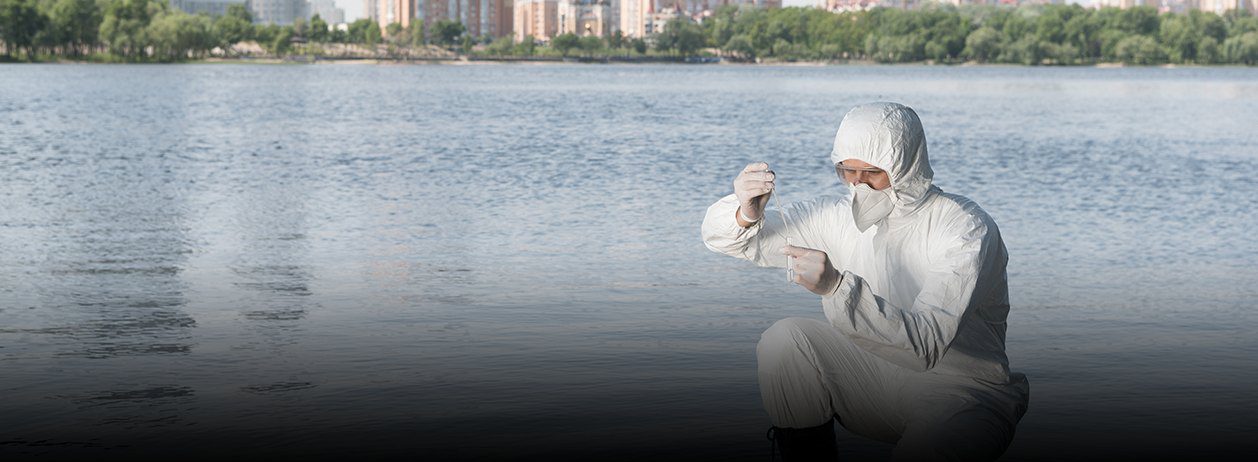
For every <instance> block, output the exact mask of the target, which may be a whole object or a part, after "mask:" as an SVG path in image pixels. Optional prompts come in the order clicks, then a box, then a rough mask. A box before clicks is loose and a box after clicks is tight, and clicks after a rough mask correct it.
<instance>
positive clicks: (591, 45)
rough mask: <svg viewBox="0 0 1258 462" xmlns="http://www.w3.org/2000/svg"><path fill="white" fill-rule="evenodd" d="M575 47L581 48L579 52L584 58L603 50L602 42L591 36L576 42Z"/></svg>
mask: <svg viewBox="0 0 1258 462" xmlns="http://www.w3.org/2000/svg"><path fill="white" fill-rule="evenodd" d="M577 46H578V47H580V48H581V52H582V53H583V54H585V55H586V56H593V55H594V54H596V53H597V52H598V50H600V49H602V48H603V40H602V39H600V38H598V37H596V36H593V35H587V36H585V37H581V38H580V39H579V40H577Z"/></svg>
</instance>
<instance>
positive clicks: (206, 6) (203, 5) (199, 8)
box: [170, 0, 245, 16]
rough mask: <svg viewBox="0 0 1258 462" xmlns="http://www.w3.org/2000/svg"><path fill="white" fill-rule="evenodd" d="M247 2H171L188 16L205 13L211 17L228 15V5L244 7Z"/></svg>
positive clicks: (199, 0) (232, 0)
mask: <svg viewBox="0 0 1258 462" xmlns="http://www.w3.org/2000/svg"><path fill="white" fill-rule="evenodd" d="M243 4H245V0H170V6H172V7H175V8H177V9H178V10H179V11H182V12H184V13H188V14H197V13H205V14H208V15H210V16H222V15H225V14H227V6H228V5H243Z"/></svg>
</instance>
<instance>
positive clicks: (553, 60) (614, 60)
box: [0, 56, 1252, 69]
mask: <svg viewBox="0 0 1258 462" xmlns="http://www.w3.org/2000/svg"><path fill="white" fill-rule="evenodd" d="M0 64H115V65H116V64H121V65H131V64H141V65H154V64H156V65H170V64H176V65H178V64H266V65H297V64H325V65H446V66H471V65H518V64H529V65H556V64H602V65H643V64H678V65H718V66H749V67H750V66H767V67H841V66H887V67H895V66H932V67H933V66H938V67H1019V68H1089V67H1091V68H1099V69H1109V68H1126V67H1132V68H1164V69H1174V68H1227V67H1235V68H1248V67H1252V66H1246V65H1242V64H1210V65H1197V64H1147V65H1142V64H1125V63H1121V62H1114V63H1091V64H1069V65H1061V64H1053V65H1038V66H1033V65H1026V64H1011V63H980V62H977V61H967V62H962V63H943V64H940V63H935V62H932V61H917V62H905V63H880V62H877V61H873V60H846V61H779V60H764V61H760V62H751V61H733V60H726V59H721V58H716V57H707V58H689V59H687V58H680V57H678V58H671V57H649V58H640V57H629V58H626V57H600V58H588V57H569V58H557V57H534V58H519V57H516V58H511V57H468V56H459V57H429V58H403V59H389V58H368V57H362V58H357V57H354V58H341V57H337V58H328V57H316V56H291V57H286V58H205V59H195V60H187V61H178V62H135V63H129V62H100V61H93V60H74V59H57V60H50V61H7V62H6V61H0Z"/></svg>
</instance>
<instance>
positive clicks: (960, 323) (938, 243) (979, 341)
mask: <svg viewBox="0 0 1258 462" xmlns="http://www.w3.org/2000/svg"><path fill="white" fill-rule="evenodd" d="M830 159H831V161H832V162H833V163H834V165H835V170H836V172H837V173H838V175H839V176H840V177H841V178H842V180H843V182H844V184H846V185H847V194H846V195H845V196H841V197H838V198H821V199H816V200H813V201H809V202H803V203H794V204H791V205H789V206H787V207H786V211H785V212H786V217H787V220H786V222H787V223H786V224H784V223H783V222H782V220H770V219H767V218H766V216H765V206H766V204H767V203H768V201H769V197H770V195H771V194H772V192H773V188H774V173H773V171H771V170H769V166H768V165H766V164H764V163H753V164H751V165H748V166H747V167H746V168H745V169H743V171H742V172H741V173H739V174H738V177H737V178H736V179H735V180H734V194H730V195H729V196H726V197H724V198H722V199H721V200H719V201H717V202H716V203H715V204H713V205H712V206H711V207H709V208H708V212H707V216H706V217H705V218H704V220H703V241H704V244H706V245H707V247H708V248H709V249H712V250H713V251H716V252H720V253H723V254H726V255H730V256H735V257H739V258H743V259H746V260H751V261H752V262H755V263H756V264H757V265H760V266H773V267H787V266H788V265H789V266H790V267H791V268H792V270H793V271H794V276H793V280H794V282H795V283H797V284H799V285H801V286H803V287H805V288H807V289H808V290H809V291H812V292H813V293H816V294H817V295H820V296H821V306H822V309H823V311H824V313H825V317H826V319H827V320H828V322H826V321H820V320H817V319H809V318H787V319H783V320H780V321H777V322H776V323H774V324H773V325H772V326H771V327H769V329H768V330H766V331H764V333H763V334H762V335H761V337H760V343H759V344H758V345H757V347H756V355H757V361H758V369H759V371H758V376H759V380H760V395H761V398H762V400H763V402H764V407H765V410H766V411H767V412H768V413H769V416H770V419H771V420H772V423H773V427H772V428H771V429H770V431H769V432H770V433H769V434H770V439H772V440H774V445H775V446H776V447H777V450H779V451H780V452H781V454H782V456H783V459H784V460H788V461H789V460H834V459H835V458H836V448H835V439H834V430H833V422H834V419H835V418H836V417H837V419H838V422H839V424H840V425H842V426H843V427H844V428H846V429H848V430H850V431H851V432H853V433H856V434H859V435H863V436H866V437H869V438H873V439H876V440H880V441H885V442H889V443H895V444H896V448H895V450H894V452H893V453H892V454H893V455H892V457H893V459H894V460H964V461H977V460H993V459H996V458H998V457H1000V455H1001V454H1002V453H1003V452H1004V451H1005V448H1006V447H1008V445H1009V442H1010V440H1012V439H1013V434H1014V428H1015V427H1016V425H1017V423H1018V421H1019V420H1020V419H1021V418H1022V415H1023V414H1024V413H1025V412H1026V408H1027V402H1028V399H1029V396H1030V387H1029V384H1028V382H1027V379H1026V377H1025V376H1024V375H1022V374H1018V373H1013V374H1011V373H1010V372H1009V361H1008V358H1007V357H1006V356H1005V318H1006V316H1007V315H1008V312H1009V293H1008V286H1007V284H1006V278H1005V263H1006V260H1007V255H1006V253H1005V246H1004V243H1003V242H1002V241H1001V238H1000V231H999V230H998V229H997V228H996V223H995V222H994V221H992V218H991V217H990V216H988V215H987V213H986V212H984V211H983V209H981V208H979V206H978V204H975V203H974V202H973V201H970V200H969V199H966V198H964V197H962V196H959V195H956V194H950V193H945V192H943V191H942V190H940V189H939V188H938V187H936V186H933V185H931V178H932V176H933V172H932V171H931V168H930V163H929V162H928V161H927V158H926V137H925V133H924V132H923V129H922V124H921V121H920V120H919V119H918V117H917V114H916V113H915V112H913V110H912V109H910V108H908V107H906V106H903V105H900V104H895V103H873V104H866V105H862V106H858V107H856V108H853V109H852V110H851V111H849V112H848V113H847V115H846V116H844V117H843V121H842V122H841V123H840V124H839V129H838V133H836V134H835V137H834V150H833V151H832V152H831V153H830ZM788 238H789V239H790V240H791V244H793V245H787V239H788Z"/></svg>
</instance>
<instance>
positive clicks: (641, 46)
mask: <svg viewBox="0 0 1258 462" xmlns="http://www.w3.org/2000/svg"><path fill="white" fill-rule="evenodd" d="M629 45H630V46H631V47H632V48H633V51H636V52H638V54H640V55H644V54H646V40H643V39H642V38H641V37H635V38H634V39H633V40H630V41H629Z"/></svg>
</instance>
